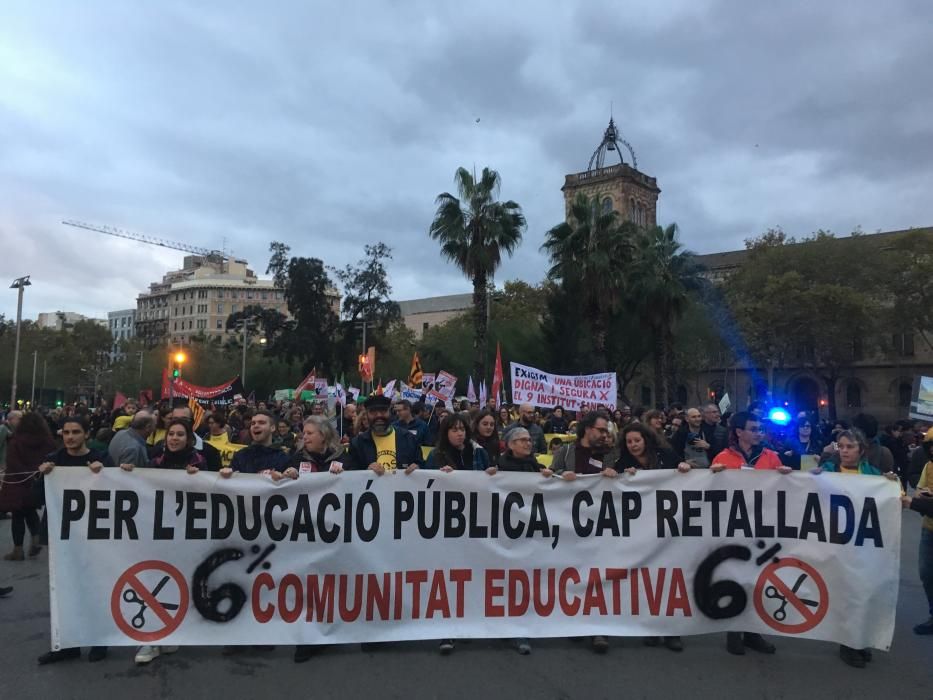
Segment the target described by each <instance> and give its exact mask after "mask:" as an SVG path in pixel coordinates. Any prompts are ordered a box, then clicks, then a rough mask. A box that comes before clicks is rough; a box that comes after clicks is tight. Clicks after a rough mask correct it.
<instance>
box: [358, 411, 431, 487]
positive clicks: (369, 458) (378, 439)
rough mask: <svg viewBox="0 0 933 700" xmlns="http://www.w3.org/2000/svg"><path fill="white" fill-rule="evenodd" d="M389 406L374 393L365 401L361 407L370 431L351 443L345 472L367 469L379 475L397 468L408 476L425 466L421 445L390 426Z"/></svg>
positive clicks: (408, 434)
mask: <svg viewBox="0 0 933 700" xmlns="http://www.w3.org/2000/svg"><path fill="white" fill-rule="evenodd" d="M391 405H392V401H391V400H390V399H389V397H388V396H377V395H375V394H373V395H372V396H370V397H369V398H367V399H366V401H365V403H364V404H363V407H364V408H365V409H366V410H365V413H366V416H367V419H368V421H369V430H366V431H364V432H362V433H360V434H359V435H357V436H356V437H355V438H353V440H352V441H351V442H350V450H349V452H348V453H347V463H346V465H345V466H344V468H345V469H357V470H361V469H369V470H371V471H373V472H375V473H376V474H377V475H379V476H382V475H383V474H385V473H386V472H387V471H388V472H394V471H395V470H396V469H399V468H401V469H404V470H405V473H406V474H411V472H413V471H414V470H415V469H418V468H419V467H420V466H422V465H423V464H424V457H423V456H422V454H421V446H420V445H419V444H418V442H417V440H415V436H414V435H412V434H411V433H409V432H408V431H405V430H395V429H394V428H392V425H391V424H390V423H389V408H390V407H391Z"/></svg>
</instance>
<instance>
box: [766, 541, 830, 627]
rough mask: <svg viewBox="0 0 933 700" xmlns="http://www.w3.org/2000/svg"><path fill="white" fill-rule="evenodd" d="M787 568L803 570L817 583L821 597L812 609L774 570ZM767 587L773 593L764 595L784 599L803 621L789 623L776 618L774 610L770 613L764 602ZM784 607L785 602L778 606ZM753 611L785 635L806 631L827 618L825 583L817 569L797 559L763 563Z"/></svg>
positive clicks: (787, 558) (827, 600)
mask: <svg viewBox="0 0 933 700" xmlns="http://www.w3.org/2000/svg"><path fill="white" fill-rule="evenodd" d="M787 567H791V568H795V569H799V570H801V571H803V573H804V574H806V575H807V576H809V577H810V578H811V579H812V580H813V583H814V584H816V588H817V591H819V594H820V598H819V600H818V601H815V602H816V605H815V609H811V607H813V603H814V601H804V600H803V599H802V596H801V595H798V594H797V592H795V591H794V590H792V589H791V587H790V586H788V585H787V584H786V583H784V581H783V580H782V579H781V577H780V576H778V574H777V572H778V571H779V570H780V569H783V568H787ZM767 588H774V589H775V592H774V593H768V594H767V597H769V598H777V599H780V600H783V601H785V604H786V605H790V606H791V607H793V608H794V610H796V611H797V612H798V613H800V615H801V617H803V621H802V622H798V623H795V624H788V623H785V622H782V621H780V620H778V619H777V613H775V614H771V613H769V612H768V611H767V610H766V609H765V605H764V600H765V597H766V593H765V591H766V589H767ZM783 607H784V605H782V606H781V609H783ZM755 610H756V611H757V612H758V616H759V617H760V618H761V619H762V620H763V621H764V623H765V624H766V625H768V626H769V627H771V628H772V629H775V630H777V631H778V632H784V633H785V634H800V633H802V632H809V631H810V630H812V629H813V628H814V627H816V626H817V625H818V624H820V623H821V622H822V621H823V618H824V617H826V613H827V612H829V590H828V589H827V588H826V582H825V581H823V577H822V576H820V573H819V572H818V571H817V570H816V569H814V568H813V567H812V566H810V565H809V564H807V563H806V562H805V561H801V560H800V559H794V558H793V557H785V558H783V559H781V560H779V561H777V562H774V563H772V564H769V565H768V566H766V567H765V570H764V571H762V572H761V576H759V577H758V582H757V583H756V584H755Z"/></svg>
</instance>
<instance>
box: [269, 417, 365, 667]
mask: <svg viewBox="0 0 933 700" xmlns="http://www.w3.org/2000/svg"><path fill="white" fill-rule="evenodd" d="M346 452H347V448H346V447H345V446H344V445H343V444H342V443H341V442H340V436H339V435H338V434H337V431H336V430H335V429H334V426H332V425H331V424H330V421H329V420H327V419H326V418H324V417H323V416H308V417H307V418H306V419H305V422H304V427H303V428H302V431H301V446H300V447H298V448H296V449H295V451H294V452H293V453H292V455H291V457H289V460H288V464H287V465H286V467H285V470H284V471H282V472H273V473H272V480H273V481H278V480H279V479H281V478H283V477H286V478H289V479H297V478H298V476H299V475H301V474H315V473H318V472H330V473H331V474H340V473H341V472H343V469H344V466H343V462H344V461H345V460H346ZM295 660H296V661H298V659H295ZM302 660H303V661H304V660H306V659H302Z"/></svg>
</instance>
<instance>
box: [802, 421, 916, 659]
mask: <svg viewBox="0 0 933 700" xmlns="http://www.w3.org/2000/svg"><path fill="white" fill-rule="evenodd" d="M868 448H869V442H868V439H867V438H866V437H865V434H864V433H863V432H862V431H860V430H857V429H855V428H852V429H851V430H843V431H842V432H841V433H839V435H837V436H836V455H837V456H838V460H839V463H838V464H836V462H835V460H827V461H825V462H823V464H821V465H820V466H819V467H818V468H817V469H814V470H813V471H812V472H811V473H812V474H820V473H822V472H838V473H840V474H862V475H867V476H882V472H881V469H879V468H878V467H876V466H875V465H874V464H871V463H870V462H869V461H868V459H867V453H868ZM884 476H885V477H887V478H888V479H891V480H892V481H898V478H897V474H895V473H894V471H887V472H885V473H884ZM839 658H841V659H842V660H843V662H845V663H846V664H848V665H849V666H852V667H853V668H865V666H866V664H867V663H868V662H869V661H871V660H872V654H871V649H853V648H852V647H847V646H846V645H845V644H840V645H839Z"/></svg>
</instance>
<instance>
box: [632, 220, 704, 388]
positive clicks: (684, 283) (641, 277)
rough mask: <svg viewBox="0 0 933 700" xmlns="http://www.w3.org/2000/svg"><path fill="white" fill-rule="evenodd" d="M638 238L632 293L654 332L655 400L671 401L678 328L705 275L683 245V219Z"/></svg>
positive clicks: (652, 337)
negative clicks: (679, 226)
mask: <svg viewBox="0 0 933 700" xmlns="http://www.w3.org/2000/svg"><path fill="white" fill-rule="evenodd" d="M634 239H635V250H634V256H633V260H632V266H631V271H630V274H629V276H628V279H627V280H626V296H627V299H628V303H629V304H630V305H631V306H632V307H634V308H636V309H637V310H638V314H639V316H640V318H641V321H642V324H643V326H644V327H645V328H646V329H647V330H648V331H649V332H650V334H651V339H652V342H653V346H654V348H653V354H654V395H655V401H658V402H663V403H665V404H670V403H672V402H673V400H674V395H673V385H672V382H673V377H674V329H675V326H676V324H677V321H678V320H679V319H680V317H681V316H682V315H683V313H684V310H685V309H686V307H687V305H688V303H689V301H690V294H691V293H692V292H695V291H697V290H699V288H700V285H701V277H700V274H699V269H698V268H697V266H696V264H695V262H694V258H693V254H692V253H690V252H688V251H685V250H682V249H681V245H680V242H679V241H678V240H677V224H671V225H670V226H668V227H667V228H662V227H660V226H655V227H653V228H649V229H643V230H640V231H638V233H637V234H636V235H635V237H634Z"/></svg>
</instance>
